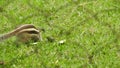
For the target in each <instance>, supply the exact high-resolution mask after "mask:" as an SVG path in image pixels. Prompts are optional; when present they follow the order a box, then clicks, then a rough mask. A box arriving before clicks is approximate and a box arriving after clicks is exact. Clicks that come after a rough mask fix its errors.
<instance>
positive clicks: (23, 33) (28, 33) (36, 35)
mask: <svg viewBox="0 0 120 68" xmlns="http://www.w3.org/2000/svg"><path fill="white" fill-rule="evenodd" d="M13 36H16V39H17V41H18V42H21V43H28V42H29V41H33V42H37V41H39V40H40V41H41V40H42V37H41V34H40V30H39V29H37V28H36V27H35V26H34V25H33V24H24V25H21V26H20V27H18V28H16V29H14V30H12V31H10V32H8V33H6V34H3V35H2V36H0V41H3V40H6V39H8V38H10V37H13Z"/></svg>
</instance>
